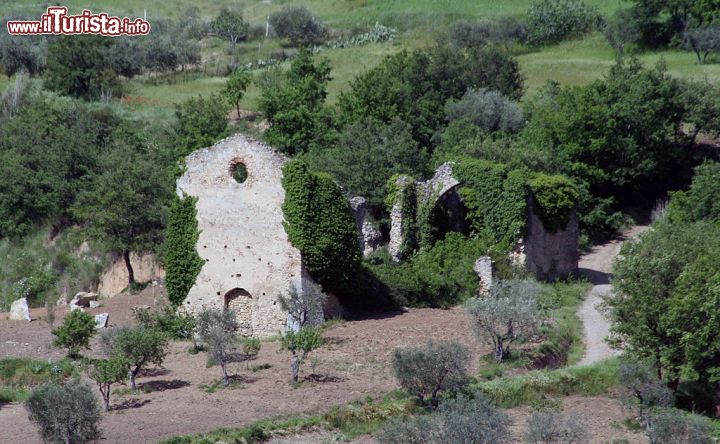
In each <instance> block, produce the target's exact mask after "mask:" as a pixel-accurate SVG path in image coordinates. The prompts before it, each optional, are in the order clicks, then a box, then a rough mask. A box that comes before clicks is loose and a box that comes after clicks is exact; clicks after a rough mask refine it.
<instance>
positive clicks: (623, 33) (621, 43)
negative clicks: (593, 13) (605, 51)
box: [604, 9, 642, 57]
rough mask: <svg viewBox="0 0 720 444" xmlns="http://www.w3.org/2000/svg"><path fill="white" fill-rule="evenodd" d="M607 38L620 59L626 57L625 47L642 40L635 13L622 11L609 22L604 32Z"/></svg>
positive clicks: (616, 13) (628, 10)
mask: <svg viewBox="0 0 720 444" xmlns="http://www.w3.org/2000/svg"><path fill="white" fill-rule="evenodd" d="M604 34H605V38H606V39H607V41H608V43H610V46H612V47H613V48H615V51H616V52H617V56H618V57H623V56H624V55H625V46H626V45H628V44H629V43H635V42H637V41H638V40H640V38H642V31H641V30H640V28H639V27H638V24H637V22H636V21H635V20H634V14H633V11H632V10H630V9H620V10H618V11H617V12H615V14H614V15H613V16H612V17H611V18H610V19H609V20H608V22H607V23H606V24H605V30H604Z"/></svg>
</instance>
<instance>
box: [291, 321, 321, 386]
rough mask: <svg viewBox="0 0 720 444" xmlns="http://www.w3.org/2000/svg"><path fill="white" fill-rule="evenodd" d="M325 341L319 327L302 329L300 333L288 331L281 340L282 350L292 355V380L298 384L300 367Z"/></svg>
mask: <svg viewBox="0 0 720 444" xmlns="http://www.w3.org/2000/svg"><path fill="white" fill-rule="evenodd" d="M324 342H325V340H324V339H323V336H322V330H321V329H320V328H318V327H302V328H300V329H299V330H298V331H294V330H288V331H287V332H285V334H284V335H283V336H282V338H281V343H282V348H283V349H284V350H289V351H290V353H292V359H291V361H290V372H291V380H292V383H293V384H297V382H298V375H299V374H300V367H301V366H302V363H303V361H304V360H305V358H306V357H307V355H308V354H309V353H310V352H312V351H313V350H315V349H316V348H319V347H321V346H322V345H323V343H324Z"/></svg>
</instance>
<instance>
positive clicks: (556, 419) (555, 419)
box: [525, 412, 588, 444]
mask: <svg viewBox="0 0 720 444" xmlns="http://www.w3.org/2000/svg"><path fill="white" fill-rule="evenodd" d="M587 441H588V433H587V430H585V427H584V426H583V424H582V422H581V421H580V419H579V418H578V417H577V415H575V414H570V415H568V416H564V415H563V414H561V413H555V412H534V413H533V414H532V415H530V418H528V423H527V431H526V432H525V442H530V443H536V444H540V443H542V444H576V443H584V442H587Z"/></svg>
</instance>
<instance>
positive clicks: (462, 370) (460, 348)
mask: <svg viewBox="0 0 720 444" xmlns="http://www.w3.org/2000/svg"><path fill="white" fill-rule="evenodd" d="M468 358H469V352H468V349H467V347H465V346H464V345H462V344H460V343H458V342H450V341H442V342H433V341H432V340H431V341H428V343H427V344H426V345H423V346H419V347H407V348H396V349H395V351H394V352H393V357H392V365H393V370H394V371H395V378H397V380H398V382H399V383H400V386H401V387H402V388H403V389H404V390H405V391H407V392H408V393H410V394H411V395H413V396H417V397H418V400H419V401H420V404H423V405H424V404H425V403H426V402H428V401H429V403H430V406H431V407H433V408H436V407H437V406H438V395H439V394H440V393H441V392H444V391H447V390H454V389H457V388H460V387H462V386H463V385H464V384H465V383H466V382H467V361H468Z"/></svg>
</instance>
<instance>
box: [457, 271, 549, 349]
mask: <svg viewBox="0 0 720 444" xmlns="http://www.w3.org/2000/svg"><path fill="white" fill-rule="evenodd" d="M539 292H540V286H539V285H538V284H537V282H535V281H534V280H532V279H525V280H509V281H500V282H497V283H495V284H493V286H492V287H491V288H490V294H489V295H487V296H481V297H477V298H474V299H470V300H468V301H467V302H466V303H465V308H466V310H467V312H468V314H469V315H470V324H471V326H472V330H473V333H475V336H476V337H477V338H478V340H480V341H485V342H490V343H492V345H493V355H494V356H495V360H496V361H498V362H499V361H502V360H503V359H505V358H507V357H508V356H509V355H510V344H512V343H513V342H515V341H518V342H522V341H525V340H527V339H528V337H529V336H530V335H531V334H533V333H534V332H535V331H536V329H537V325H538V320H539V313H538V306H537V297H538V293H539Z"/></svg>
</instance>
